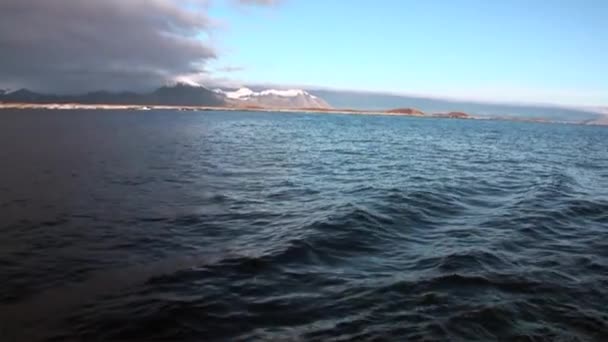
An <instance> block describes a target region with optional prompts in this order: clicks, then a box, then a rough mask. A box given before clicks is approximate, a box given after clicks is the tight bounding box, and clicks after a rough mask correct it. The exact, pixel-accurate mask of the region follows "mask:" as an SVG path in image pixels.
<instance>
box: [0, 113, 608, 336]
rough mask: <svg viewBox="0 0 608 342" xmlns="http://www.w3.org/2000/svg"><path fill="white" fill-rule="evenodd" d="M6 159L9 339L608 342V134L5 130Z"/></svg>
mask: <svg viewBox="0 0 608 342" xmlns="http://www.w3.org/2000/svg"><path fill="white" fill-rule="evenodd" d="M0 160H2V167H0V210H1V213H2V214H1V215H0V266H1V267H0V279H1V281H0V339H2V340H3V341H11V340H15V341H23V340H30V339H31V340H35V339H43V340H47V339H48V340H57V341H60V340H65V339H71V340H87V341H88V340H107V341H115V340H141V341H150V340H190V341H202V340H204V341H213V340H219V341H239V340H240V341H251V340H269V339H275V340H296V341H297V340H313V341H314V340H318V341H326V340H335V341H347V340H356V341H359V340H422V339H425V340H437V341H444V340H466V341H470V340H483V341H488V340H514V339H519V340H534V341H539V340H556V339H562V340H581V341H587V340H591V341H593V340H597V341H602V340H608V311H607V308H608V290H607V289H608V129H606V128H603V127H588V126H574V125H557V124H532V123H515V122H504V121H478V120H450V119H425V118H407V117H394V116H393V117H391V116H362V115H325V114H323V115H315V114H276V113H275V114H273V113H237V112H234V113H231V112H174V111H148V112H120V111H2V112H0ZM2 336H3V337H2Z"/></svg>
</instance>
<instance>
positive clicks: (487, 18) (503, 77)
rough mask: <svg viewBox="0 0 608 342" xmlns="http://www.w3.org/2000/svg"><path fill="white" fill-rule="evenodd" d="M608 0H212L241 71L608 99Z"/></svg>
mask: <svg viewBox="0 0 608 342" xmlns="http://www.w3.org/2000/svg"><path fill="white" fill-rule="evenodd" d="M607 14H608V1H604V0H579V1H576V0H553V1H545V0H528V1H519V0H509V1H473V0H471V1H439V0H430V1H406V0H374V1H372V0H349V1H338V0H317V1H315V0H282V1H280V2H279V4H278V5H277V6H271V7H236V6H233V5H231V4H230V2H229V1H215V2H213V3H212V6H211V8H210V16H211V17H213V18H215V19H216V20H219V24H220V26H221V29H219V30H217V31H215V33H214V34H213V36H212V38H211V39H212V40H213V42H214V44H215V45H217V46H218V49H219V52H220V53H219V58H218V59H217V60H216V61H215V62H214V63H213V65H212V68H213V67H215V68H221V67H227V66H228V67H242V68H243V69H242V70H239V71H233V72H230V73H226V75H224V76H226V77H229V78H232V79H235V80H239V81H242V82H243V83H270V84H282V85H298V86H301V85H307V86H321V87H331V88H339V89H356V90H372V91H389V92H395V93H404V94H414V95H430V96H440V97H452V98H463V99H478V100H486V101H508V102H544V103H560V104H574V105H608V17H606V15H607Z"/></svg>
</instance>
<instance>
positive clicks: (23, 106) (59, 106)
mask: <svg viewBox="0 0 608 342" xmlns="http://www.w3.org/2000/svg"><path fill="white" fill-rule="evenodd" d="M7 109H13V110H15V109H16V110H28V109H34V110H132V111H148V110H177V111H225V112H272V113H311V114H351V115H383V116H405V117H419V118H438V119H459V120H501V121H515V122H531V123H553V124H573V125H594V126H607V125H608V121H604V120H596V121H594V122H575V121H552V120H546V119H539V118H513V117H501V116H496V117H488V116H474V115H466V117H452V116H449V115H448V114H445V113H434V114H425V113H422V112H413V113H401V112H395V111H392V110H386V111H382V110H358V109H333V108H331V109H321V108H276V107H268V108H266V107H226V106H222V107H214V106H183V105H129V104H84V103H22V102H14V103H11V102H9V103H3V102H0V110H7Z"/></svg>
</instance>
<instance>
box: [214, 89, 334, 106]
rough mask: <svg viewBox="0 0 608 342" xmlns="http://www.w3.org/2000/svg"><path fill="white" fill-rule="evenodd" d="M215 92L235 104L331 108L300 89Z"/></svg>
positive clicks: (217, 90)
mask: <svg viewBox="0 0 608 342" xmlns="http://www.w3.org/2000/svg"><path fill="white" fill-rule="evenodd" d="M215 92H216V93H218V94H222V95H224V96H225V97H226V98H227V99H230V100H233V103H234V104H235V105H237V106H239V105H245V106H260V107H271V108H331V107H330V106H329V104H328V103H327V102H325V101H324V100H323V99H321V98H319V97H317V96H314V95H311V94H309V93H308V92H306V91H304V90H301V89H287V90H277V89H267V90H262V91H259V92H256V91H253V90H251V89H249V88H240V89H238V90H232V91H225V90H222V89H216V90H215Z"/></svg>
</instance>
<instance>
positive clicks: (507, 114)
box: [0, 83, 608, 124]
mask: <svg viewBox="0 0 608 342" xmlns="http://www.w3.org/2000/svg"><path fill="white" fill-rule="evenodd" d="M0 102H4V103H35V104H43V103H58V104H62V103H80V104H110V105H142V106H145V105H173V106H205V107H230V108H244V109H264V108H269V109H317V110H330V109H331V108H337V109H338V110H348V109H352V110H368V111H382V112H385V111H390V110H394V109H395V108H401V109H403V108H406V109H407V108H409V109H411V110H412V111H421V112H424V113H427V114H436V113H450V112H463V113H468V114H470V115H473V116H476V117H488V118H505V119H516V120H519V119H532V120H547V121H564V122H578V123H595V124H606V123H608V116H607V115H606V113H605V112H602V111H606V110H607V109H606V108H603V109H598V108H567V107H559V106H551V105H515V104H496V103H481V102H471V101H453V100H446V99H435V98H424V97H415V96H403V95H395V94H386V93H373V92H357V91H343V90H326V89H287V90H284V89H267V88H265V87H260V86H255V85H252V86H249V87H242V88H238V89H235V88H232V89H230V88H224V89H214V90H211V89H208V88H206V87H203V86H199V85H189V84H183V83H178V84H175V85H170V86H169V85H167V86H162V87H160V88H158V89H156V90H153V91H151V92H144V93H137V92H129V91H124V92H109V91H96V92H89V93H86V94H80V95H54V94H41V93H37V92H33V91H30V90H27V89H20V90H17V91H8V90H2V89H0Z"/></svg>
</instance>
